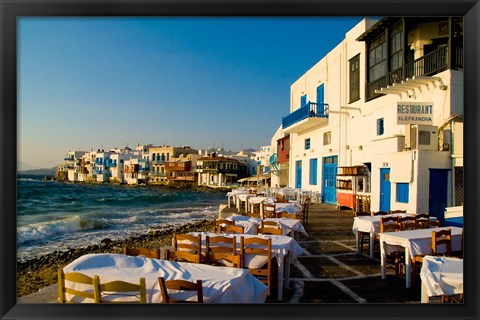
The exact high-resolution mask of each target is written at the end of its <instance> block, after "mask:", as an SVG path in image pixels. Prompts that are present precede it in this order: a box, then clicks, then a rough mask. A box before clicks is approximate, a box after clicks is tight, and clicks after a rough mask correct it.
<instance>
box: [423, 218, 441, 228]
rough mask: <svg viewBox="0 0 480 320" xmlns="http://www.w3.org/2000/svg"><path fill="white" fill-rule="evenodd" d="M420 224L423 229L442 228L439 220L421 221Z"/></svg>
mask: <svg viewBox="0 0 480 320" xmlns="http://www.w3.org/2000/svg"><path fill="white" fill-rule="evenodd" d="M419 224H420V228H421V229H432V228H438V227H440V221H439V220H428V221H420V222H419Z"/></svg>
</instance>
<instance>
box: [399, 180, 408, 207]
mask: <svg viewBox="0 0 480 320" xmlns="http://www.w3.org/2000/svg"><path fill="white" fill-rule="evenodd" d="M408 198H409V189H408V183H397V199H396V200H397V202H402V203H408Z"/></svg>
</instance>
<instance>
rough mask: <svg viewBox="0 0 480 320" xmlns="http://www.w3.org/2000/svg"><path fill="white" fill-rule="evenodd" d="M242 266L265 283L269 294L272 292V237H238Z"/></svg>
mask: <svg viewBox="0 0 480 320" xmlns="http://www.w3.org/2000/svg"><path fill="white" fill-rule="evenodd" d="M240 252H241V257H242V259H243V262H242V266H243V268H247V269H248V270H249V272H250V274H252V275H254V276H256V277H257V278H258V279H259V280H260V281H262V282H263V283H265V284H267V286H268V288H269V294H270V295H271V293H272V283H271V281H272V239H270V238H268V239H264V238H259V237H252V238H250V237H249V238H244V237H241V238H240Z"/></svg>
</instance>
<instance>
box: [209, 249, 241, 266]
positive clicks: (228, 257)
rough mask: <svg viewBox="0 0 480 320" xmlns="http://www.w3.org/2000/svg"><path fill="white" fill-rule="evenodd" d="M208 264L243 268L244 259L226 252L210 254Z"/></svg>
mask: <svg viewBox="0 0 480 320" xmlns="http://www.w3.org/2000/svg"><path fill="white" fill-rule="evenodd" d="M208 264H210V265H213V266H224V267H234V268H241V267H242V257H241V256H240V255H238V254H232V253H226V252H209V253H208Z"/></svg>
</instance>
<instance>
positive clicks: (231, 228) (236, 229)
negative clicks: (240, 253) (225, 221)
mask: <svg viewBox="0 0 480 320" xmlns="http://www.w3.org/2000/svg"><path fill="white" fill-rule="evenodd" d="M223 233H225V234H232V233H233V234H244V233H245V230H244V228H243V226H227V227H226V228H225V230H224V231H223Z"/></svg>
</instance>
